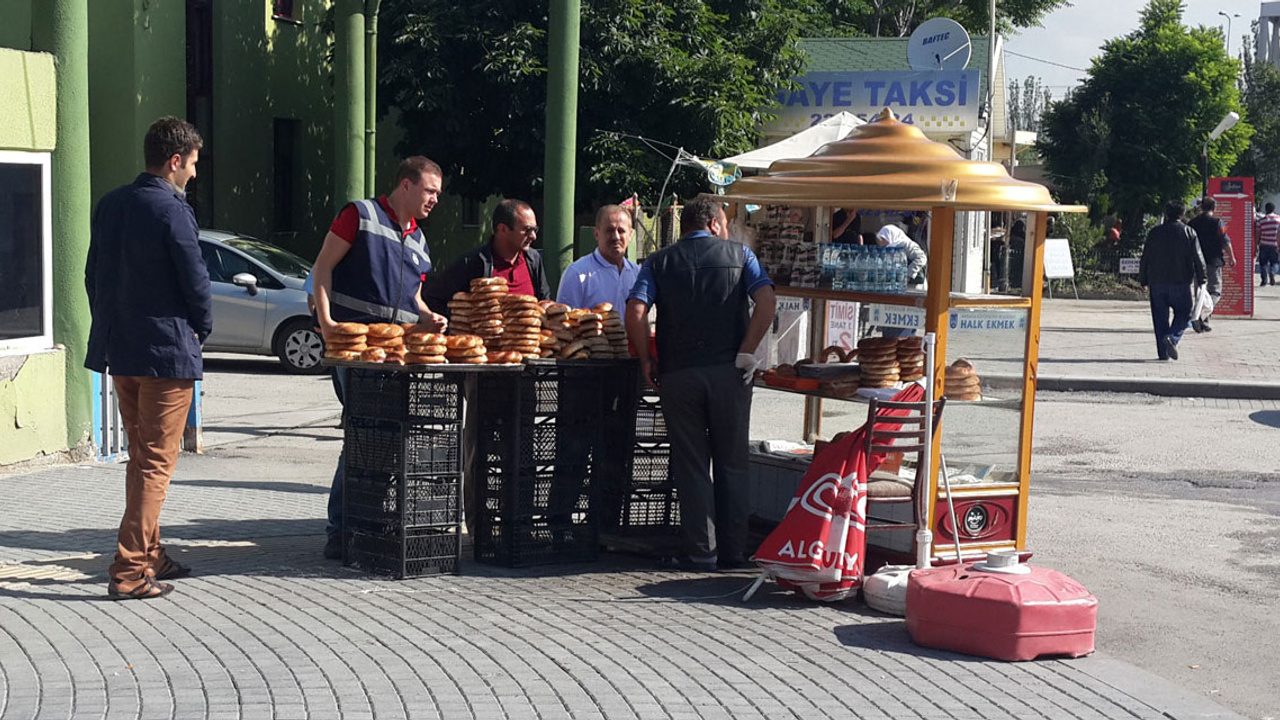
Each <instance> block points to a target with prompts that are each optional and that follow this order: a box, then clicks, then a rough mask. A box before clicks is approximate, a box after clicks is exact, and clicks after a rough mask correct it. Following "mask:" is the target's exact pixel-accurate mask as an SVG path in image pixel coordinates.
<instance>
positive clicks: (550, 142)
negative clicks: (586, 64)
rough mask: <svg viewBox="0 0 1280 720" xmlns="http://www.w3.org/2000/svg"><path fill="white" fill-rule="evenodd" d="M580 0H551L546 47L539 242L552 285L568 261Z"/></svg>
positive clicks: (557, 282) (570, 255)
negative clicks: (543, 182) (543, 190)
mask: <svg viewBox="0 0 1280 720" xmlns="http://www.w3.org/2000/svg"><path fill="white" fill-rule="evenodd" d="M581 15H582V3H581V0H551V18H550V20H551V27H550V29H549V32H548V47H547V50H548V52H547V65H548V68H547V69H548V71H549V72H548V77H547V148H546V161H545V162H546V164H545V175H546V178H547V182H546V195H545V197H544V199H543V202H544V205H543V211H542V212H543V216H544V217H543V219H542V223H541V224H542V226H543V227H544V228H545V230H544V232H543V234H542V245H543V249H544V250H545V251H546V266H547V273H548V275H549V278H548V279H549V280H550V282H551V285H552V289H553V290H554V289H556V288H558V287H559V285H560V276H561V275H563V274H564V271H565V268H567V267H569V264H570V263H572V262H573V241H574V220H573V198H574V194H573V188H574V171H575V168H576V166H577V134H578V29H579V25H580V20H581Z"/></svg>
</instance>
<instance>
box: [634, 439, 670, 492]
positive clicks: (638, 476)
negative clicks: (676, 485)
mask: <svg viewBox="0 0 1280 720" xmlns="http://www.w3.org/2000/svg"><path fill="white" fill-rule="evenodd" d="M671 485H672V479H671V445H670V443H667V442H665V441H664V442H656V441H652V440H649V439H645V440H637V441H636V443H635V445H634V446H633V447H632V452H631V486H632V487H633V488H646V489H654V488H666V487H671Z"/></svg>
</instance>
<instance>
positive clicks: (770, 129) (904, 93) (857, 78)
mask: <svg viewBox="0 0 1280 720" xmlns="http://www.w3.org/2000/svg"><path fill="white" fill-rule="evenodd" d="M795 81H796V83H797V85H798V87H797V88H796V89H794V90H782V91H779V93H778V95H777V100H778V105H779V106H780V107H777V108H773V111H774V112H775V113H777V118H775V119H774V120H773V121H771V122H770V123H768V124H767V125H765V133H766V134H769V135H793V134H795V133H797V132H799V131H801V130H804V129H805V128H808V127H813V126H814V125H817V124H818V123H820V122H822V121H823V120H825V119H827V118H829V117H831V116H832V115H834V114H836V113H838V112H849V113H853V114H854V115H857V116H858V117H859V118H862V119H863V120H868V121H869V120H872V119H874V118H875V116H876V114H877V113H879V112H880V111H881V110H882V109H884V108H889V109H890V110H892V111H893V112H894V114H895V115H897V116H898V119H900V120H901V121H902V122H905V123H908V124H912V125H915V126H916V127H919V128H920V129H921V130H923V131H924V132H926V133H930V134H957V135H959V134H965V133H969V132H972V131H974V130H977V129H978V106H979V105H981V104H982V97H981V92H982V90H981V86H980V83H979V74H978V71H977V70H937V71H878V72H813V73H809V74H807V75H801V76H799V77H797V78H795Z"/></svg>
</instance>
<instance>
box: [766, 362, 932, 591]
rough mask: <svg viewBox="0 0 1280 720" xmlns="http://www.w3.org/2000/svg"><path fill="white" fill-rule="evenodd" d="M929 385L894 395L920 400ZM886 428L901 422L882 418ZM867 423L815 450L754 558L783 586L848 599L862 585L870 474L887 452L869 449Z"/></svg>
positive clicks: (904, 399) (889, 413)
mask: <svg viewBox="0 0 1280 720" xmlns="http://www.w3.org/2000/svg"><path fill="white" fill-rule="evenodd" d="M922 397H924V388H923V387H921V386H920V385H919V384H918V383H911V384H910V385H908V386H907V387H906V388H904V389H903V390H902V391H901V392H899V393H898V394H897V395H895V396H894V397H893V399H894V400H895V401H897V402H918V401H919V400H920V399H921V398H922ZM908 414H910V411H907V410H887V409H886V410H880V411H879V413H878V416H879V417H882V418H884V417H894V416H898V417H901V416H905V415H908ZM880 427H881V428H882V429H884V430H896V429H898V428H900V427H902V426H901V424H897V425H888V424H885V423H881V424H880ZM866 434H867V426H866V425H865V424H864V425H863V426H862V427H860V428H858V429H857V430H855V431H854V432H851V433H849V434H847V435H845V436H844V437H842V438H840V439H839V440H837V441H836V442H834V443H831V444H830V445H828V446H827V447H825V448H823V450H822V452H821V453H819V454H818V455H815V456H814V458H813V462H812V463H810V465H809V470H808V471H806V472H805V474H804V477H803V478H801V480H800V487H799V488H798V489H797V490H796V495H795V497H794V498H792V500H791V506H790V507H789V508H788V509H787V514H786V515H785V516H784V517H783V518H782V522H781V523H779V524H778V527H777V528H776V529H774V531H773V532H772V533H771V534H770V535H769V537H767V538H765V541H764V542H763V543H761V544H760V547H759V549H757V550H756V554H755V555H754V556H752V558H751V559H752V560H754V561H755V562H756V564H758V565H759V566H760V569H761V570H762V571H763V572H764V575H765V577H768V578H772V579H774V580H776V581H777V583H778V586H779V587H781V588H783V589H787V590H796V591H797V592H801V593H803V594H804V595H805V596H806V597H808V598H810V599H812V600H824V601H828V602H830V601H834V600H843V599H845V598H847V597H849V596H850V595H852V594H854V593H856V592H857V590H858V588H859V587H861V586H862V567H863V560H864V556H863V554H864V551H865V550H866V539H867V536H866V532H867V526H866V522H867V477H868V476H869V475H870V474H871V473H872V472H873V471H874V470H875V469H876V468H878V467H879V466H880V463H882V462H884V458H885V456H884V455H879V454H877V455H872V456H871V457H867V453H866V445H867V442H866Z"/></svg>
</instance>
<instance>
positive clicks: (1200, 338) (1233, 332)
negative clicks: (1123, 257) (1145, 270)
mask: <svg viewBox="0 0 1280 720" xmlns="http://www.w3.org/2000/svg"><path fill="white" fill-rule="evenodd" d="M1253 290H1254V293H1255V294H1254V315H1253V317H1251V318H1243V317H1217V316H1215V317H1214V319H1213V321H1212V323H1211V325H1212V327H1213V332H1209V333H1204V334H1200V335H1197V334H1195V333H1193V332H1191V331H1190V330H1188V331H1187V332H1186V334H1185V335H1183V338H1182V343H1181V344H1180V345H1179V346H1178V352H1179V359H1178V360H1176V361H1172V362H1162V361H1160V360H1157V359H1156V346H1155V335H1154V334H1153V333H1152V330H1151V310H1150V306H1149V305H1148V304H1147V303H1146V302H1135V301H1118V300H1065V299H1063V298H1062V297H1061V296H1059V297H1058V298H1057V299H1054V300H1049V299H1046V300H1045V302H1044V305H1043V314H1042V318H1041V328H1042V331H1041V345H1040V373H1041V374H1042V375H1087V376H1097V377H1116V378H1128V377H1143V378H1154V379H1214V380H1239V381H1258V382H1272V383H1274V382H1280V375H1278V374H1277V372H1276V369H1277V368H1276V363H1277V358H1280V290H1278V289H1277V288H1274V287H1267V288H1256V287H1255V288H1254V289H1253Z"/></svg>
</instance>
